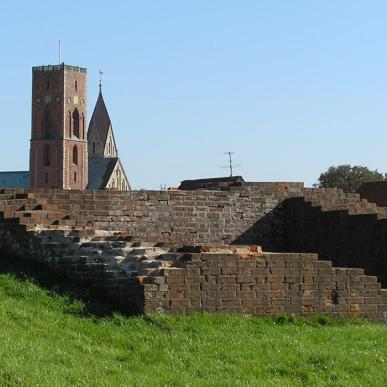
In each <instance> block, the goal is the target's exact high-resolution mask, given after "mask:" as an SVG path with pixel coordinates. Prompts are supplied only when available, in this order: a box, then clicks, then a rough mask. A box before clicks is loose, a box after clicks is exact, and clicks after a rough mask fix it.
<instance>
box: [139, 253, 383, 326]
mask: <svg viewBox="0 0 387 387" xmlns="http://www.w3.org/2000/svg"><path fill="white" fill-rule="evenodd" d="M184 258H185V260H186V263H185V267H184V268H169V269H165V270H164V271H163V273H162V274H163V275H162V276H155V277H147V278H146V282H147V283H146V284H145V285H144V290H145V291H144V294H145V311H155V310H158V311H168V312H170V313H192V312H209V313H219V312H221V313H238V314H249V315H261V316H263V315H279V314H295V315H311V314H330V315H335V316H348V315H352V316H364V317H366V318H368V319H371V320H375V321H385V318H386V313H387V290H380V289H381V285H380V283H377V278H376V277H373V276H365V275H364V272H363V270H362V269H347V268H332V265H331V262H329V261H319V260H318V259H317V258H318V257H317V255H315V254H305V253H303V254H291V253H259V252H258V253H249V254H246V253H244V254H235V253H234V254H233V253H224V252H223V253H222V252H218V253H216V252H215V253H214V252H212V253H210V252H201V253H196V254H188V257H187V256H185V257H184Z"/></svg>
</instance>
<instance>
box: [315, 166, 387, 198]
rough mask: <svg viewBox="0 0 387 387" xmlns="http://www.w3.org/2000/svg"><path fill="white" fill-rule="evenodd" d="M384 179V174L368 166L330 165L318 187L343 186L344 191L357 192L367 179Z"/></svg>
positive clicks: (321, 176) (322, 175)
mask: <svg viewBox="0 0 387 387" xmlns="http://www.w3.org/2000/svg"><path fill="white" fill-rule="evenodd" d="M380 180H383V175H382V174H381V173H379V172H378V170H377V169H375V171H371V170H370V169H368V168H367V167H362V166H361V165H354V166H353V167H352V166H351V165H349V164H345V165H338V166H337V167H330V168H329V169H328V170H327V171H326V172H323V173H322V174H321V175H320V177H319V179H318V184H316V185H317V187H322V188H334V187H338V188H342V189H343V190H344V192H356V191H357V190H358V189H359V187H360V185H361V184H362V183H364V182H365V181H380Z"/></svg>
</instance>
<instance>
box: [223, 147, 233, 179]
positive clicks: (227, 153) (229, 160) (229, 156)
mask: <svg viewBox="0 0 387 387" xmlns="http://www.w3.org/2000/svg"><path fill="white" fill-rule="evenodd" d="M234 153H235V152H224V154H225V155H228V163H229V168H230V177H232V155H233V154H234Z"/></svg>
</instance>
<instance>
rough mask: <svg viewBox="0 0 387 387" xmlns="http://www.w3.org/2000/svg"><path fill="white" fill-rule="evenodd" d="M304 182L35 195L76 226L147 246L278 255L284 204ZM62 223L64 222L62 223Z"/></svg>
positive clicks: (42, 192) (41, 193) (282, 228)
mask: <svg viewBox="0 0 387 387" xmlns="http://www.w3.org/2000/svg"><path fill="white" fill-rule="evenodd" d="M302 189H303V184H301V183H255V184H250V185H246V186H245V187H243V188H241V187H236V188H235V190H234V191H233V192H220V191H133V192H107V191H92V192H88V191H85V192H80V191H78V192H75V191H56V190H53V191H51V192H49V193H48V191H35V192H34V193H33V195H34V196H35V197H36V199H37V200H39V198H43V199H45V200H49V201H50V202H51V203H55V204H56V205H57V206H58V207H59V208H60V209H62V210H64V211H65V212H66V213H67V214H69V216H68V218H69V219H70V220H74V221H76V222H77V226H86V225H89V226H91V227H94V228H97V229H100V230H113V231H114V230H115V231H127V232H128V233H129V234H131V235H133V236H136V237H138V238H143V240H146V241H153V242H167V243H173V244H176V245H181V244H198V243H202V244H203V243H224V244H231V243H238V244H251V243H254V244H259V245H262V247H263V248H264V249H265V250H269V251H279V250H281V248H282V247H283V241H284V207H283V201H284V200H285V199H286V198H288V197H293V196H299V195H301V193H302ZM60 223H61V222H59V224H60Z"/></svg>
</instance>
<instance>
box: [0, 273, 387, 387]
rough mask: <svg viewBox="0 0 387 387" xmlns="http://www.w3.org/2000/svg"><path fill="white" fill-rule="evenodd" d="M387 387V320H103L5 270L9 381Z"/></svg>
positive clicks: (2, 366)
mask: <svg viewBox="0 0 387 387" xmlns="http://www.w3.org/2000/svg"><path fill="white" fill-rule="evenodd" d="M227 385H229V386H266V385H267V386H271V385H273V386H302V385H308V386H318V385H321V386H360V385H368V386H387V326H383V325H379V324H371V323H367V322H364V321H357V320H351V321H349V320H333V319H327V318H314V319H288V318H277V319H271V318H251V317H235V316H210V315H192V316H181V317H173V316H159V315H151V316H146V317H123V316H122V315H119V314H115V315H110V316H105V317H98V316H97V315H96V314H93V313H90V312H89V311H88V309H87V307H86V305H85V304H84V303H83V302H81V301H74V300H73V299H70V298H69V297H66V296H63V295H58V294H57V293H55V292H53V291H52V290H47V289H44V288H42V287H40V286H39V285H37V283H35V282H33V281H30V280H21V279H19V278H17V277H15V276H14V275H11V274H5V273H3V274H1V275H0V386H227Z"/></svg>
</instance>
